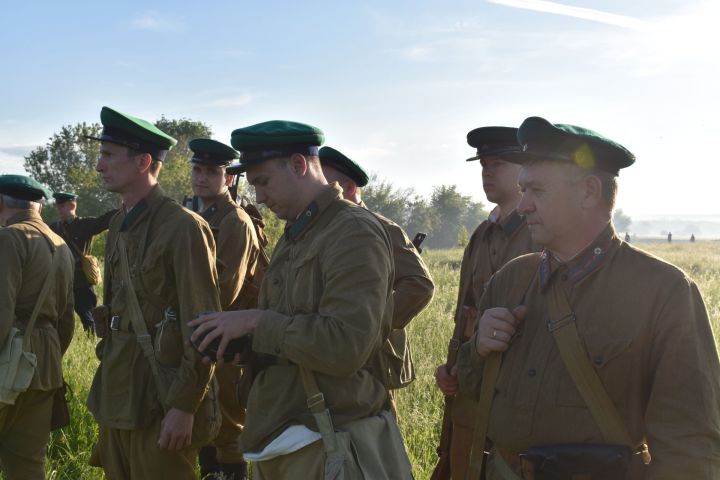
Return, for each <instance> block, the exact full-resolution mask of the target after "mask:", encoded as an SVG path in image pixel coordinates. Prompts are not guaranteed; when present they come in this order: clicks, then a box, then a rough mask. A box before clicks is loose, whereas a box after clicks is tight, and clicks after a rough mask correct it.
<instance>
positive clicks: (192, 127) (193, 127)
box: [155, 116, 212, 201]
mask: <svg viewBox="0 0 720 480" xmlns="http://www.w3.org/2000/svg"><path fill="white" fill-rule="evenodd" d="M155 126H156V127H158V128H159V129H160V130H162V131H163V132H165V133H167V134H168V135H171V136H173V137H175V138H176V139H177V141H178V143H177V145H175V147H173V149H172V150H170V152H169V153H168V155H167V156H166V157H165V161H164V162H163V168H162V169H161V170H160V176H159V177H158V182H159V183H160V185H161V186H162V188H163V190H164V191H165V194H166V195H167V196H168V197H170V198H174V199H175V200H177V201H182V199H183V198H184V197H185V196H186V195H192V184H191V182H190V171H191V170H192V165H191V164H190V158H192V150H190V147H188V142H190V140H192V139H193V138H201V137H204V138H210V137H211V136H212V130H211V129H210V127H209V126H207V125H206V124H204V123H202V122H198V121H195V120H190V119H187V118H181V119H178V120H174V119H168V118H165V116H162V117H160V120H158V121H157V122H155Z"/></svg>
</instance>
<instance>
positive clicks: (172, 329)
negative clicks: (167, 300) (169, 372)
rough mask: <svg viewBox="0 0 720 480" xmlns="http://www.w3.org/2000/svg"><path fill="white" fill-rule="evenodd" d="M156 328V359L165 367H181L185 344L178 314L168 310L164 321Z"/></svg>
mask: <svg viewBox="0 0 720 480" xmlns="http://www.w3.org/2000/svg"><path fill="white" fill-rule="evenodd" d="M156 327H157V330H156V332H155V342H154V348H155V358H156V359H157V361H158V363H160V365H162V366H164V367H177V366H179V365H180V361H181V360H182V356H183V352H184V347H183V345H184V342H183V336H182V331H181V330H180V328H181V327H180V322H179V320H178V316H177V313H175V311H174V310H172V309H170V308H168V309H166V310H165V313H164V315H163V320H162V321H161V322H160V323H158V324H157V325H156Z"/></svg>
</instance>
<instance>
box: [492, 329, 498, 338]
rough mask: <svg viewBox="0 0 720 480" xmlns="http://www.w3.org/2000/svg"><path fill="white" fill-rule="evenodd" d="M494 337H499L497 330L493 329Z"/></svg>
mask: <svg viewBox="0 0 720 480" xmlns="http://www.w3.org/2000/svg"><path fill="white" fill-rule="evenodd" d="M492 338H497V330H495V329H493V333H492Z"/></svg>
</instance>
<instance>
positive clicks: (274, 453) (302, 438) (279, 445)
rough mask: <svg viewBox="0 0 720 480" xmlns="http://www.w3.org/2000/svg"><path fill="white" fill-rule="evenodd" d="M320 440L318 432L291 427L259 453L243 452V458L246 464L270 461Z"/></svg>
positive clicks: (298, 426)
mask: <svg viewBox="0 0 720 480" xmlns="http://www.w3.org/2000/svg"><path fill="white" fill-rule="evenodd" d="M321 438H322V435H320V434H319V433H318V432H313V431H312V430H310V429H309V428H307V427H306V426H305V425H292V426H290V427H288V428H286V429H285V431H283V432H282V433H281V434H280V435H278V436H277V437H275V439H274V440H273V441H272V442H270V443H268V444H267V446H266V447H265V448H264V449H262V451H260V452H245V453H244V454H243V457H244V458H245V460H246V461H248V462H262V461H264V460H271V459H273V458H275V457H279V456H280V455H287V454H288V453H293V452H296V451H298V450H300V449H301V448H303V447H305V446H307V445H310V444H311V443H313V442H317V441H318V440H320V439H321Z"/></svg>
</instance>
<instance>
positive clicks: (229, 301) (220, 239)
mask: <svg viewBox="0 0 720 480" xmlns="http://www.w3.org/2000/svg"><path fill="white" fill-rule="evenodd" d="M200 215H201V216H202V217H203V218H204V219H205V220H206V221H207V222H208V224H209V225H210V229H211V230H212V233H213V236H214V238H215V243H216V245H217V269H218V286H219V288H220V305H221V306H222V309H223V310H237V309H240V308H243V307H244V306H245V305H246V304H247V303H248V302H247V300H245V301H243V298H244V295H245V296H246V295H247V290H246V289H243V287H244V286H245V287H247V286H248V285H249V283H250V278H251V277H252V275H253V274H254V273H255V269H256V268H257V261H258V256H259V254H260V244H259V243H258V238H257V234H256V232H255V227H254V226H253V223H252V220H251V219H250V216H249V215H248V214H247V213H246V212H245V210H243V208H242V207H240V206H239V205H238V204H237V203H235V202H234V201H233V200H232V197H231V196H230V193H229V192H226V193H225V195H223V196H222V197H220V199H218V200H217V201H216V202H215V203H213V204H212V205H210V206H209V207H208V208H206V209H205V211H203V212H202V213H201V214H200ZM255 291H257V290H255ZM241 373H242V371H241V369H240V368H239V367H237V366H235V365H231V364H225V365H222V366H220V367H216V369H215V378H217V380H218V386H219V387H220V391H219V396H218V399H219V401H220V412H221V414H222V425H221V427H220V433H219V434H218V436H217V438H216V439H215V441H214V442H213V443H214V445H215V446H216V447H217V448H218V451H217V459H218V461H220V462H221V463H238V462H241V461H242V452H241V451H240V448H239V436H240V433H241V432H242V426H243V423H245V406H244V405H243V404H242V403H241V402H240V401H239V399H238V392H237V390H238V384H239V382H240V379H241Z"/></svg>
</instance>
